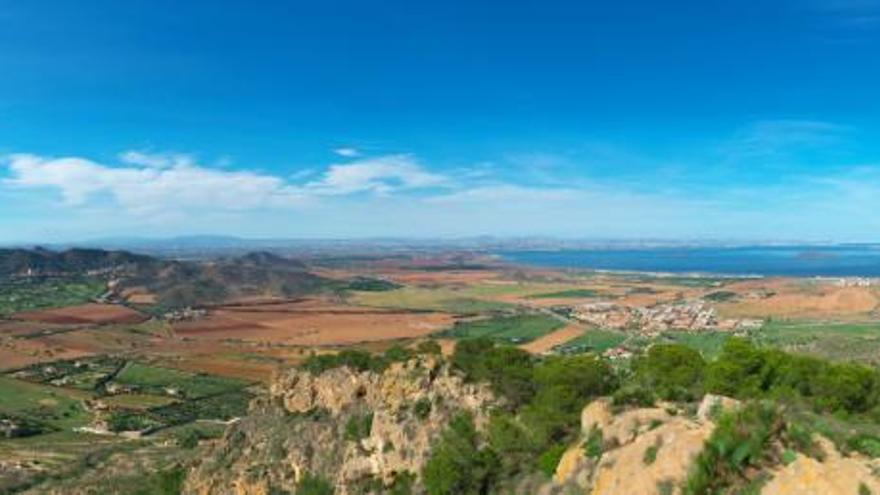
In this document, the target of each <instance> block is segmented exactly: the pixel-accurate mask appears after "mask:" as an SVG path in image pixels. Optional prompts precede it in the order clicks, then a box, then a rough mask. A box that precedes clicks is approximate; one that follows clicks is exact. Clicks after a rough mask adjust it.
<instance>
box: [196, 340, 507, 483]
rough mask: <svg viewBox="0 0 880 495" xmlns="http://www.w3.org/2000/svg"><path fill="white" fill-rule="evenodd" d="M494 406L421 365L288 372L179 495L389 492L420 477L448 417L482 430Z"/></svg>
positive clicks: (478, 391) (475, 390)
mask: <svg viewBox="0 0 880 495" xmlns="http://www.w3.org/2000/svg"><path fill="white" fill-rule="evenodd" d="M493 404H495V399H494V397H493V396H492V394H491V393H490V391H489V389H488V387H487V386H485V385H476V384H470V383H465V382H464V381H463V380H462V379H461V378H460V377H459V376H456V375H454V374H452V373H450V371H449V368H448V366H447V365H445V364H441V363H440V362H439V361H437V360H436V359H435V358H433V357H430V356H421V357H418V358H414V359H412V360H410V361H408V362H404V363H395V364H392V365H391V366H390V367H389V368H388V369H387V370H385V371H384V372H382V373H376V372H358V371H353V370H351V369H349V368H336V369H331V370H328V371H325V372H324V373H321V374H312V373H309V372H305V371H300V370H291V371H288V372H285V373H283V374H281V375H280V376H279V377H278V378H277V379H276V380H275V381H274V383H273V384H272V386H271V387H270V393H269V398H268V399H264V400H262V401H257V402H255V404H254V405H253V406H252V411H251V414H249V415H248V417H247V418H246V419H245V420H243V421H242V422H241V423H239V424H238V425H236V426H235V427H233V428H232V429H231V430H230V431H229V432H228V433H227V435H226V436H225V438H224V440H223V442H221V443H220V444H219V445H218V446H217V447H216V448H215V450H214V452H213V453H212V455H210V456H209V457H208V458H207V459H206V460H204V461H203V462H201V463H200V464H199V465H198V466H197V468H196V469H195V471H194V472H193V474H192V475H191V476H190V477H189V479H188V481H187V492H188V493H189V492H192V493H200V494H212V495H213V494H227V493H228V494H234V493H269V492H271V491H272V490H288V491H291V492H292V491H293V488H294V487H295V485H296V484H297V482H298V481H299V480H300V479H302V477H303V476H305V475H306V474H307V473H309V474H313V475H315V474H317V475H320V476H322V477H323V478H325V479H327V480H329V481H331V483H332V484H333V485H334V486H335V488H336V493H337V494H343V495H344V494H348V493H355V492H356V491H357V487H359V486H363V484H365V483H382V484H384V485H390V484H391V483H393V482H394V480H395V479H396V478H397V477H398V476H400V475H402V474H403V473H411V474H418V473H419V472H421V469H422V466H423V465H424V463H425V462H426V460H427V458H428V455H429V453H430V448H431V444H432V442H433V440H434V439H435V438H436V437H437V436H438V435H439V433H440V432H441V431H443V430H444V429H445V428H446V426H447V424H448V422H449V421H450V420H451V418H452V417H453V416H454V415H455V414H457V413H458V412H460V411H462V410H465V411H469V412H471V413H472V414H473V415H474V419H475V423H476V424H477V426H478V427H481V426H482V425H485V424H486V422H487V413H488V408H489V407H490V406H491V405H493Z"/></svg>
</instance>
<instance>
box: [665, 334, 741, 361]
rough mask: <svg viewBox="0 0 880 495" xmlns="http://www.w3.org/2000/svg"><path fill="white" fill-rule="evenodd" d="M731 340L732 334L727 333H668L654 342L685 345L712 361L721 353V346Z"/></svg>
mask: <svg viewBox="0 0 880 495" xmlns="http://www.w3.org/2000/svg"><path fill="white" fill-rule="evenodd" d="M729 338H730V333H727V332H668V333H665V334H663V335H661V336H660V337H658V338H657V339H654V342H662V343H671V342H674V343H677V344H684V345H686V346H688V347H691V348H693V349H696V350H698V351H700V353H701V354H702V355H703V356H705V357H706V358H710V359H711V358H714V357H715V356H717V355H718V354H719V353H720V352H721V346H722V345H724V341H726V340H727V339H729Z"/></svg>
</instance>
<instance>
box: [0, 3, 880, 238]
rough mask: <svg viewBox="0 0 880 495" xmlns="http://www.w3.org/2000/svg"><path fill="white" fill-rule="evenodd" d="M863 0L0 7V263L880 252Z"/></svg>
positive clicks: (873, 68)
mask: <svg viewBox="0 0 880 495" xmlns="http://www.w3.org/2000/svg"><path fill="white" fill-rule="evenodd" d="M878 54H880V0H765V1H729V0H728V1H712V0H702V1H679V2H675V1H673V2H640V1H629V2H627V1H624V2H619V1H616V2H610V1H608V2H596V1H550V0H543V1H529V0H523V1H517V2H501V1H492V2H490V1H457V0H447V1H443V2H414V1H396V0H392V1H383V2H356V1H332V0H331V1H321V2H305V1H302V2H297V1H289V2H274V1H268V0H267V1H262V2H244V1H238V2H232V1H221V0H214V1H210V2H209V1H199V0H194V1H187V2H176V1H175V2H172V1H162V0H152V1H149V2H148V1H136V0H132V1H126V2H119V1H115V0H112V1H111V0H92V1H64V0H58V1H52V2H49V1H41V0H32V1H28V2H15V1H11V0H0V242H14V241H33V242H51V241H67V240H79V239H88V238H94V237H106V236H117V235H118V236H130V235H142V236H173V235H185V234H207V233H210V234H231V235H241V236H248V237H333V238H343V237H345V238H351V237H364V236H416V237H455V236H469V235H483V234H487V235H502V236H511V235H552V236H559V237H569V238H572V237H573V238H647V237H651V238H657V237H661V238H687V239H704V238H712V239H719V238H724V239H752V240H767V239H802V240H837V241H854V240H862V241H876V240H880V214H877V212H878V211H880V120H878V115H880V55H878Z"/></svg>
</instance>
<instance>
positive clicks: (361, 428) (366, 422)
mask: <svg viewBox="0 0 880 495" xmlns="http://www.w3.org/2000/svg"><path fill="white" fill-rule="evenodd" d="M372 429H373V413H367V414H364V415H362V416H352V417H350V418H348V422H346V423H345V439H346V440H348V441H349V442H359V441H361V440H362V439H364V438H367V437H369V436H370V431H371V430H372Z"/></svg>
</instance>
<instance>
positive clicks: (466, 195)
mask: <svg viewBox="0 0 880 495" xmlns="http://www.w3.org/2000/svg"><path fill="white" fill-rule="evenodd" d="M577 196H578V191H576V190H573V189H562V188H539V187H523V186H516V185H510V184H499V185H491V186H479V187H474V188H470V189H465V190H462V191H458V192H453V193H450V194H445V195H442V196H434V197H431V198H428V200H427V201H428V202H431V203H486V202H499V201H504V202H507V201H517V202H520V201H522V202H542V203H543V202H548V201H554V202H555V201H567V200H572V199H575V198H577Z"/></svg>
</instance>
